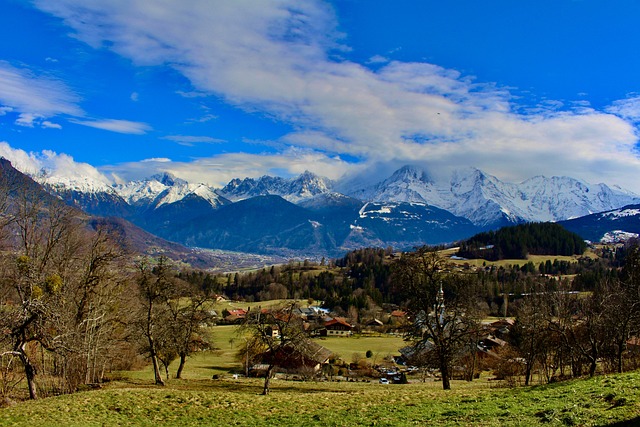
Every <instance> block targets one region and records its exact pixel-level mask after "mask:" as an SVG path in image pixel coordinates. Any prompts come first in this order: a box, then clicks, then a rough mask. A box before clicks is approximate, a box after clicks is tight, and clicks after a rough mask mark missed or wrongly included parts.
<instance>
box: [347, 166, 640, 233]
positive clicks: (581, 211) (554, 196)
mask: <svg viewBox="0 0 640 427" xmlns="http://www.w3.org/2000/svg"><path fill="white" fill-rule="evenodd" d="M425 177H427V175H426V174H421V173H420V172H419V170H417V169H416V168H413V167H411V166H405V167H403V168H401V169H399V170H397V171H396V172H394V173H393V174H392V175H391V176H390V177H389V178H387V179H385V180H383V181H381V182H379V183H378V184H374V185H371V186H369V187H366V188H361V189H357V190H355V191H352V192H350V193H349V192H347V194H348V195H350V196H352V197H356V198H359V199H361V200H363V201H376V202H416V203H426V204H429V205H432V206H435V207H438V208H441V209H445V210H448V211H450V212H451V213H453V214H455V215H457V216H462V217H465V218H467V219H469V220H471V221H472V222H473V223H474V224H476V225H480V226H484V225H490V224H494V223H498V222H502V221H507V222H519V221H559V220H564V219H568V218H572V217H578V216H583V215H588V214H589V213H591V212H603V211H606V210H611V209H615V208H618V207H620V206H625V205H629V204H633V203H638V202H640V197H639V196H637V195H635V194H633V193H630V192H628V191H624V190H620V189H617V188H615V189H611V188H609V187H607V186H606V185H604V184H597V185H590V184H588V183H586V182H583V181H580V180H577V179H573V178H569V177H551V178H546V177H544V176H537V177H534V178H531V179H529V180H526V181H524V182H522V183H520V184H513V183H507V182H503V181H501V180H499V179H498V178H496V177H494V176H492V175H488V174H486V173H484V172H483V171H481V170H479V169H476V168H464V169H460V170H456V171H453V172H452V174H451V177H450V179H449V181H448V182H445V181H443V182H434V181H432V180H430V179H428V178H425Z"/></svg>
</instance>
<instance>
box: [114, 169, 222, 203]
mask: <svg viewBox="0 0 640 427" xmlns="http://www.w3.org/2000/svg"><path fill="white" fill-rule="evenodd" d="M113 188H114V190H115V191H116V192H117V194H119V195H120V196H121V197H122V198H123V199H124V200H125V201H127V203H129V204H130V205H132V206H138V207H140V206H143V207H153V208H158V207H160V206H162V205H165V204H172V203H176V202H178V201H180V200H183V199H184V198H185V197H187V196H196V197H198V198H201V199H203V200H206V201H207V202H209V204H211V206H212V207H213V208H217V207H220V206H222V205H224V204H226V203H228V200H226V199H224V198H223V197H220V196H219V195H218V194H217V193H216V191H215V189H213V188H211V187H209V186H208V185H206V184H200V183H199V184H192V183H189V182H187V181H185V180H183V179H180V178H176V177H175V176H173V175H172V174H170V173H167V172H165V173H163V174H158V175H154V176H152V177H150V178H147V179H144V180H141V181H131V182H128V183H126V184H121V185H116V186H114V187H113Z"/></svg>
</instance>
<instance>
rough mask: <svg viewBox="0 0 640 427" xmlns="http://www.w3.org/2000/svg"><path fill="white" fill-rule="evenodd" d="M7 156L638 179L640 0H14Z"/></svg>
mask: <svg viewBox="0 0 640 427" xmlns="http://www.w3.org/2000/svg"><path fill="white" fill-rule="evenodd" d="M0 5H1V10H2V13H0V28H1V29H2V30H1V31H2V32H3V33H4V34H3V37H2V42H1V43H0V155H2V156H4V157H6V158H8V159H9V160H12V162H14V163H15V164H16V165H18V166H19V167H22V169H29V168H31V169H33V170H40V169H45V170H47V171H48V173H50V174H58V175H70V176H74V175H76V176H81V175H83V176H94V177H96V178H97V179H101V180H103V181H104V182H124V181H128V180H132V179H142V178H144V177H148V176H151V175H153V174H155V173H158V172H164V171H168V172H171V173H173V174H175V175H176V176H179V177H181V178H183V179H186V180H188V181H193V182H204V183H207V184H209V185H212V186H223V185H225V184H226V183H227V182H228V181H229V180H231V179H232V178H243V177H247V176H249V177H258V176H262V175H265V174H269V175H278V176H284V177H290V176H296V175H298V174H300V173H302V172H303V171H305V170H309V171H312V172H314V173H316V174H319V175H322V176H326V177H328V178H331V179H339V178H340V177H343V176H350V175H353V174H364V175H365V176H369V177H370V178H371V179H372V180H374V181H378V180H382V179H384V178H385V177H386V176H387V175H388V174H389V173H391V172H392V171H393V170H394V169H395V168H398V167H400V166H402V165H405V164H412V165H416V166H420V167H423V168H425V169H426V170H428V171H429V173H431V174H432V175H433V176H434V177H444V176H447V175H448V174H449V173H450V172H451V170H453V169H459V168H464V167H476V168H478V169H481V170H483V171H485V172H486V173H489V174H491V175H494V176H496V177H498V178H500V179H502V180H505V181H508V182H521V181H523V180H526V179H528V178H531V177H533V176H537V175H544V176H547V177H550V176H571V177H574V178H578V179H582V180H584V181H586V182H589V183H593V184H595V183H600V182H604V183H607V184H609V185H619V186H621V187H623V188H626V189H629V190H631V191H635V192H636V193H640V180H638V179H637V177H638V176H639V172H640V151H639V150H638V148H639V135H640V128H639V126H640V31H637V22H638V20H639V19H640V2H638V1H636V0H614V1H604V0H522V1H517V2H514V1H513V0H487V1H484V2H479V1H477V0H451V1H441V0H440V1H432V0H394V1H387V0H366V1H365V0H330V1H320V0H309V1H301V0H272V1H266V0H181V1H175V0H154V1H149V0H102V1H99V2H98V1H93V0H33V1H17V0H0Z"/></svg>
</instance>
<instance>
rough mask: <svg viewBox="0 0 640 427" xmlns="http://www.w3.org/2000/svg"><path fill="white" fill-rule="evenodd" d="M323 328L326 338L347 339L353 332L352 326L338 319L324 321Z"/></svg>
mask: <svg viewBox="0 0 640 427" xmlns="http://www.w3.org/2000/svg"><path fill="white" fill-rule="evenodd" d="M324 327H325V329H326V331H327V336H339V337H347V336H350V335H351V333H352V330H353V326H351V325H350V324H349V323H348V322H347V321H346V320H344V319H342V318H339V317H336V318H335V319H331V320H329V321H326V322H325V323H324Z"/></svg>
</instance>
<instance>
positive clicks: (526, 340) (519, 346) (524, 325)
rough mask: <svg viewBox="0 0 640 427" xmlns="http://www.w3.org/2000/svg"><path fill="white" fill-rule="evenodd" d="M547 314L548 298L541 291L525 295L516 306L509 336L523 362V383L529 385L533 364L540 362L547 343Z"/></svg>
mask: <svg viewBox="0 0 640 427" xmlns="http://www.w3.org/2000/svg"><path fill="white" fill-rule="evenodd" d="M549 316H550V315H549V304H548V298H547V297H546V295H545V294H544V293H542V292H533V293H531V294H530V295H527V296H525V298H524V299H523V300H522V302H521V304H520V305H519V306H518V310H517V317H516V322H515V324H514V325H513V328H512V330H511V334H510V336H511V340H512V343H513V345H514V347H515V349H516V351H517V353H518V357H519V358H521V359H522V360H524V362H525V378H524V384H525V385H529V383H530V381H531V375H532V372H533V369H534V366H535V365H536V363H542V360H541V359H542V358H543V357H544V355H545V351H546V349H547V346H548V345H549V331H548V329H547V325H548V323H547V321H548V319H549Z"/></svg>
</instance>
